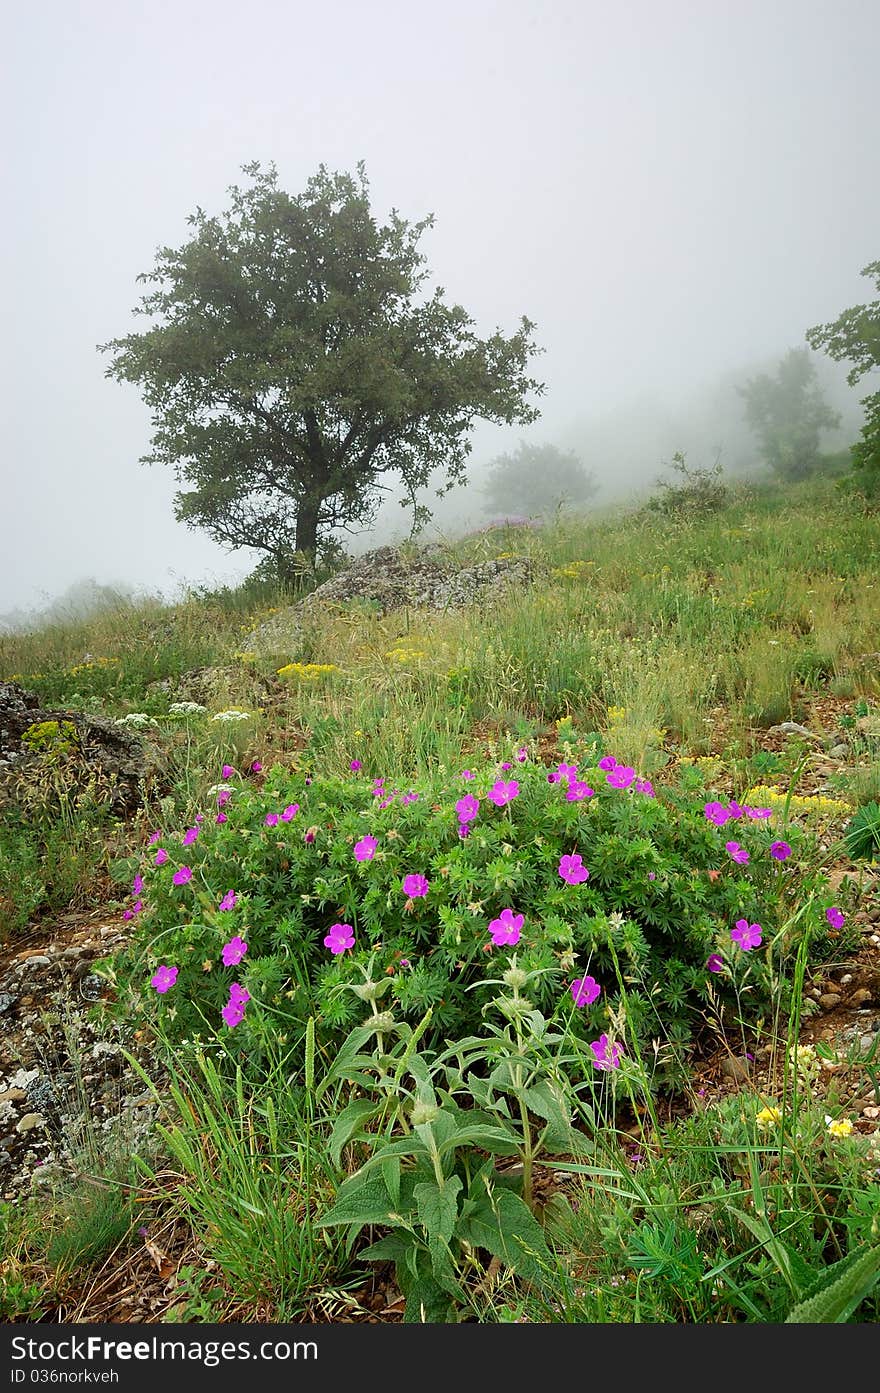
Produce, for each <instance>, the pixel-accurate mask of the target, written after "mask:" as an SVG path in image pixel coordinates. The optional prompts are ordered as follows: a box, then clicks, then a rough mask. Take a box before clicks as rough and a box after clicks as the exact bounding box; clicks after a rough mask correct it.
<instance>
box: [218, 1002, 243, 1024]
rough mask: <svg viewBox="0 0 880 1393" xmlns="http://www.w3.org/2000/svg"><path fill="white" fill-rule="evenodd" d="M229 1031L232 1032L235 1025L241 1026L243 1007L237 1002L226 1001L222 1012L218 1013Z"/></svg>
mask: <svg viewBox="0 0 880 1393" xmlns="http://www.w3.org/2000/svg"><path fill="white" fill-rule="evenodd" d="M220 1014H221V1016H222V1017H223V1019H224V1021H225V1022H226V1024H227V1025H228V1026H229V1029H230V1030H234V1029H235V1027H236V1026H237V1025H241V1023H242V1021H243V1020H244V1007H243V1006H242V1005H240V1004H239V1003H238V1002H237V1001H227V1003H226V1005H225V1006H224V1007H223V1010H222V1011H221V1012H220Z"/></svg>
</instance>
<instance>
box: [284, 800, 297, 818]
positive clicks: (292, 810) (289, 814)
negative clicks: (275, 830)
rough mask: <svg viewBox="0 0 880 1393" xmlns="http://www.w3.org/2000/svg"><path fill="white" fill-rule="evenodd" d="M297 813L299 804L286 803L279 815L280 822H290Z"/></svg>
mask: <svg viewBox="0 0 880 1393" xmlns="http://www.w3.org/2000/svg"><path fill="white" fill-rule="evenodd" d="M298 812H299V803H288V805H287V807H286V808H285V809H284V812H283V813H282V814H281V821H282V822H291V821H292V820H293V818H295V817H296V815H297V813H298Z"/></svg>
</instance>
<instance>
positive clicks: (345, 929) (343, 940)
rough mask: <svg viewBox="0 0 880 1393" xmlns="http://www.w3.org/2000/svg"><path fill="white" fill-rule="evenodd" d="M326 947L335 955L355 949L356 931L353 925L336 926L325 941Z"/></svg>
mask: <svg viewBox="0 0 880 1393" xmlns="http://www.w3.org/2000/svg"><path fill="white" fill-rule="evenodd" d="M324 947H325V948H329V949H330V952H331V953H333V954H338V953H344V952H345V950H346V948H353V947H354V929H353V928H352V927H351V924H334V925H333V927H332V928H331V930H330V932H329V933H328V934H327V936H326V938H325V939H324Z"/></svg>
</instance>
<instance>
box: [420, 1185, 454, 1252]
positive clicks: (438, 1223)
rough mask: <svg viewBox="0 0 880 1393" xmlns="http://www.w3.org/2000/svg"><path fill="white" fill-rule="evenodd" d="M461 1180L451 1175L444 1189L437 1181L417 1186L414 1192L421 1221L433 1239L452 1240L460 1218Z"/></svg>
mask: <svg viewBox="0 0 880 1393" xmlns="http://www.w3.org/2000/svg"><path fill="white" fill-rule="evenodd" d="M460 1189H461V1180H460V1178H459V1177H458V1176H457V1175H451V1176H449V1177H448V1179H446V1180H444V1182H443V1185H442V1187H441V1186H439V1185H438V1184H437V1183H436V1181H434V1182H433V1183H427V1184H423V1185H417V1186H416V1187H415V1190H414V1191H413V1194H414V1197H415V1201H416V1210H417V1213H418V1216H419V1219H420V1220H421V1222H422V1223H423V1224H424V1226H425V1228H426V1230H427V1232H428V1234H429V1236H430V1237H432V1238H443V1239H445V1240H446V1241H447V1242H449V1240H450V1239H451V1238H452V1234H453V1231H454V1229H455V1221H456V1219H457V1217H458V1192H459V1191H460Z"/></svg>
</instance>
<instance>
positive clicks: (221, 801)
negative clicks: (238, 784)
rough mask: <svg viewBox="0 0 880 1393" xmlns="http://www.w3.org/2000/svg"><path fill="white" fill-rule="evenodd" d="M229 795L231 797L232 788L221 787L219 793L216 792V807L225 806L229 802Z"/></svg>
mask: <svg viewBox="0 0 880 1393" xmlns="http://www.w3.org/2000/svg"><path fill="white" fill-rule="evenodd" d="M231 797H232V789H231V788H221V789H220V791H219V793H218V794H217V807H218V808H225V807H226V804H227V803H228V802H229V800H230V798H231Z"/></svg>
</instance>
